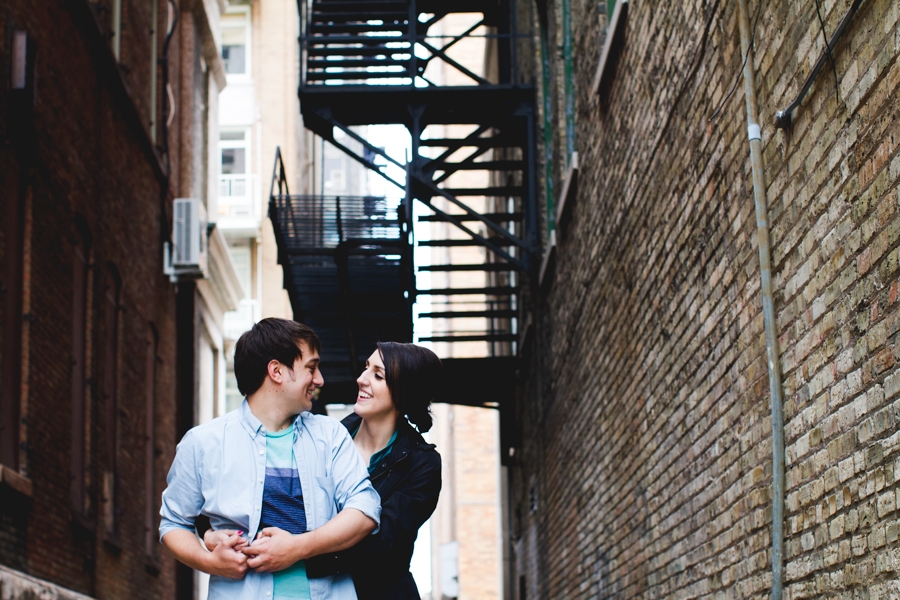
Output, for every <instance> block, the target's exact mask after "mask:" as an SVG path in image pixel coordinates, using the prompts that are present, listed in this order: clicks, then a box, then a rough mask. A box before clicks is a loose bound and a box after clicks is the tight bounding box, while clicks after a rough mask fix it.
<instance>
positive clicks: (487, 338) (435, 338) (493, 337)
mask: <svg viewBox="0 0 900 600" xmlns="http://www.w3.org/2000/svg"><path fill="white" fill-rule="evenodd" d="M518 337H519V336H517V335H516V334H514V333H485V334H475V335H449V336H442V335H431V336H428V337H420V338H419V341H420V342H515V341H516V340H517V339H518Z"/></svg>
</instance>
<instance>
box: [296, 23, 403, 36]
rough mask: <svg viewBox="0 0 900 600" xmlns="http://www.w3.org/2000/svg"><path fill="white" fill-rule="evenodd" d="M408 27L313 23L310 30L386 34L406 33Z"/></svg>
mask: <svg viewBox="0 0 900 600" xmlns="http://www.w3.org/2000/svg"><path fill="white" fill-rule="evenodd" d="M407 28H408V27H407V25H406V24H405V23H384V24H382V25H372V24H369V23H313V24H312V26H311V27H310V29H311V30H312V32H313V33H316V34H329V33H337V34H346V33H350V34H360V33H368V32H370V31H371V32H379V33H381V32H385V31H398V32H400V33H406V30H407Z"/></svg>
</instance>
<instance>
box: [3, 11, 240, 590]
mask: <svg viewBox="0 0 900 600" xmlns="http://www.w3.org/2000/svg"><path fill="white" fill-rule="evenodd" d="M221 9H224V4H222V3H219V2H216V1H202V0H196V1H182V2H177V3H175V2H167V1H166V0H146V1H132V0H107V1H102V2H86V1H75V2H68V1H66V2H62V1H52V2H42V3H37V4H35V3H32V2H25V1H19V0H12V1H10V2H4V3H3V4H2V5H0V22H2V27H3V29H2V34H0V190H2V192H0V194H2V198H3V211H2V214H3V217H2V219H3V226H2V233H0V235H2V237H0V263H2V265H3V275H2V286H0V373H2V375H0V389H2V390H3V391H2V397H0V411H2V413H0V417H2V418H0V427H2V429H0V440H2V441H0V446H2V448H3V450H2V452H0V565H2V568H0V595H2V596H3V598H13V599H16V600H18V599H19V598H26V597H27V598H31V597H37V596H38V595H40V596H41V597H45V596H46V595H48V594H49V595H52V596H53V597H57V596H58V597H61V598H69V597H71V598H83V597H93V598H176V597H180V598H184V597H192V595H193V594H194V581H193V573H192V572H190V571H189V570H185V569H183V568H177V567H176V565H175V561H174V560H173V559H172V558H171V556H170V555H167V554H165V553H164V552H163V551H162V548H161V546H160V545H159V544H158V542H157V538H158V533H157V523H158V510H159V499H160V493H161V491H162V489H163V488H164V486H165V476H166V472H167V470H168V467H169V465H170V464H171V460H172V457H173V456H174V452H175V444H176V442H177V440H178V439H179V438H180V437H181V434H182V433H183V432H184V430H185V429H186V428H187V427H190V426H191V425H193V423H194V422H196V420H197V419H198V415H199V413H200V412H202V411H203V410H206V408H205V406H206V405H207V404H208V405H209V406H210V408H209V410H210V411H213V412H215V408H213V407H214V406H217V405H218V404H223V405H224V400H222V402H221V403H220V402H218V401H217V400H216V399H215V398H214V397H213V396H212V395H210V397H209V398H208V399H204V398H205V397H203V394H202V390H203V389H205V388H204V386H203V384H202V373H201V371H202V370H203V369H202V367H203V365H200V364H199V361H198V356H199V357H202V356H203V352H202V350H203V348H204V346H203V344H202V339H203V338H202V335H203V332H204V331H206V330H207V329H210V328H212V329H215V327H216V326H218V327H221V319H222V313H223V312H224V311H226V310H233V309H234V308H235V307H236V301H237V300H236V292H235V290H236V289H237V287H236V286H239V283H237V280H236V277H235V275H234V274H233V272H231V271H230V269H231V267H230V266H229V265H230V263H229V261H228V258H227V253H226V250H225V245H224V243H223V242H222V239H221V235H220V234H216V231H215V230H214V229H213V230H212V231H211V233H210V242H209V249H208V254H209V273H208V278H207V279H203V280H201V281H200V282H199V283H196V282H194V281H187V280H185V281H182V282H179V283H178V284H175V283H173V282H172V281H171V280H170V278H169V277H168V276H167V275H166V274H165V273H164V265H163V246H164V241H166V240H167V239H168V238H169V236H170V233H171V228H172V210H173V205H172V201H173V198H176V197H195V198H200V199H201V200H202V201H203V204H205V205H206V206H207V209H208V212H209V213H211V214H213V215H214V214H215V210H214V209H215V193H214V190H215V188H216V181H215V177H214V176H210V175H211V173H210V172H209V171H210V161H209V160H208V157H209V156H210V155H211V154H212V153H211V151H210V149H209V136H210V127H211V126H212V132H213V135H215V122H216V114H215V111H216V98H217V96H218V91H219V89H221V87H223V86H224V72H223V71H222V65H221V62H220V59H219V51H218V49H217V48H218V41H217V37H216V36H217V34H216V28H217V23H218V16H219V11H220V10H221ZM169 32H171V34H172V35H171V38H170V39H168V42H167V33H169ZM166 107H167V108H166ZM214 147H215V146H213V148H214ZM217 321H218V324H217V323H216V322H217ZM222 372H223V373H224V369H222ZM207 387H208V386H207ZM213 387H215V384H214V383H213ZM220 392H221V393H220V394H219V395H221V396H222V398H223V399H224V386H222V389H221V390H220ZM48 597H49V596H48Z"/></svg>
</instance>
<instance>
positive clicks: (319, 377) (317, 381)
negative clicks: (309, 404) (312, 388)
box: [313, 368, 325, 387]
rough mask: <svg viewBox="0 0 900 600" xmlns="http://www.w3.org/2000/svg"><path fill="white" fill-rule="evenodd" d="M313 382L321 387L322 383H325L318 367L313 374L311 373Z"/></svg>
mask: <svg viewBox="0 0 900 600" xmlns="http://www.w3.org/2000/svg"><path fill="white" fill-rule="evenodd" d="M313 384H315V385H316V386H317V387H322V386H323V385H325V378H324V377H322V371H320V370H319V369H318V368H317V369H316V373H315V375H313Z"/></svg>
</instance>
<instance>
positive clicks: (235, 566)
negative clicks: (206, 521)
mask: <svg viewBox="0 0 900 600" xmlns="http://www.w3.org/2000/svg"><path fill="white" fill-rule="evenodd" d="M246 545H247V541H246V540H245V539H244V538H242V537H241V536H239V535H238V532H236V531H235V532H234V534H233V535H229V536H228V537H226V538H225V541H223V542H222V543H220V544H218V545H217V546H216V547H215V549H214V550H213V551H212V552H210V555H209V559H210V563H209V571H207V572H208V573H209V574H210V575H221V576H222V577H228V578H229V579H241V578H243V577H244V575H245V574H246V573H247V566H248V564H247V562H248V561H247V557H246V556H244V554H243V552H241V550H240V549H239V548H238V546H241V547H245V546H246Z"/></svg>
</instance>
